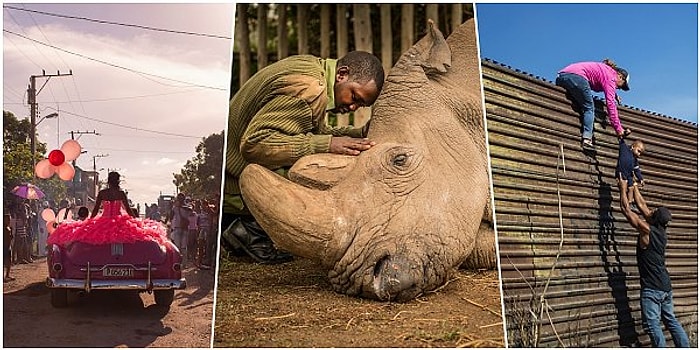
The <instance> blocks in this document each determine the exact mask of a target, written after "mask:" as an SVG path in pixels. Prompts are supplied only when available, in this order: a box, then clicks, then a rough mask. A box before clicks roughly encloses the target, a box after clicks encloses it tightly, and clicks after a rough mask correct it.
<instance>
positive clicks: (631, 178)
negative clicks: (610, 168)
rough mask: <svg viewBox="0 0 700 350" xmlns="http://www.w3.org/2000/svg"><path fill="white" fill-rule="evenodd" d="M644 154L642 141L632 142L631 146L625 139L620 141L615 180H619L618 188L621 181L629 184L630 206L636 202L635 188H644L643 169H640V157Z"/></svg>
mask: <svg viewBox="0 0 700 350" xmlns="http://www.w3.org/2000/svg"><path fill="white" fill-rule="evenodd" d="M643 153H644V143H643V142H642V141H641V140H636V141H634V142H632V145H631V146H628V145H627V144H626V143H625V140H624V139H620V150H619V154H618V157H617V168H616V169H615V178H617V180H618V186H619V183H620V181H626V182H627V189H628V196H627V198H628V199H629V201H630V204H631V203H632V201H634V192H633V191H634V186H637V185H639V187H644V178H643V177H642V169H641V168H640V167H639V157H641V156H642V154H643ZM635 179H636V181H635ZM620 190H622V187H620Z"/></svg>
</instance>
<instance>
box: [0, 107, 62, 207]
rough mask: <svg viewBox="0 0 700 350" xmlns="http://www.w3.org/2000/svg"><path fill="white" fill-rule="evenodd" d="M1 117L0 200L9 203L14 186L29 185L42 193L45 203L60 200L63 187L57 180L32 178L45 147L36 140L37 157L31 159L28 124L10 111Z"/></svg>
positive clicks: (35, 155)
mask: <svg viewBox="0 0 700 350" xmlns="http://www.w3.org/2000/svg"><path fill="white" fill-rule="evenodd" d="M2 116H3V120H2V126H3V129H2V140H3V144H2V145H3V149H2V154H3V182H2V189H3V197H4V198H5V199H12V198H13V197H14V196H12V195H11V194H10V191H11V190H12V189H13V188H14V187H15V186H17V185H20V184H22V183H26V182H30V183H34V184H35V185H37V186H39V188H41V189H42V190H43V191H44V193H45V194H46V196H47V198H46V199H47V200H55V199H57V198H63V197H64V196H65V194H66V185H65V184H64V183H63V181H61V180H60V179H59V178H57V177H55V176H54V177H51V178H49V179H46V180H45V179H39V178H34V164H35V163H36V162H38V161H40V160H42V159H43V158H44V155H45V154H46V144H45V143H43V142H40V141H38V140H37V143H36V154H34V156H33V157H32V152H31V146H30V145H31V130H32V124H31V122H30V121H29V120H28V119H26V118H25V119H18V118H17V117H16V116H15V115H14V114H13V113H12V112H9V111H3V112H2Z"/></svg>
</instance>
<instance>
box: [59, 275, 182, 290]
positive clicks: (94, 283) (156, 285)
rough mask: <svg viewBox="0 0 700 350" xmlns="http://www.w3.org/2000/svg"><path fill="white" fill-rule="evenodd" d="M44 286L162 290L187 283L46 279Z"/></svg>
mask: <svg viewBox="0 0 700 350" xmlns="http://www.w3.org/2000/svg"><path fill="white" fill-rule="evenodd" d="M46 286H47V287H49V288H66V289H82V290H85V291H88V292H89V291H90V290H92V289H112V290H164V289H185V288H187V281H185V279H184V278H181V279H153V280H151V281H150V283H149V282H148V281H147V280H94V279H93V280H83V279H60V278H51V277H47V278H46Z"/></svg>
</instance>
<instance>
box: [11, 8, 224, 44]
mask: <svg viewBox="0 0 700 350" xmlns="http://www.w3.org/2000/svg"><path fill="white" fill-rule="evenodd" d="M3 8H6V9H11V10H17V11H27V12H34V13H38V14H41V15H45V16H52V17H61V18H69V19H78V20H83V21H88V22H95V23H100V24H110V25H117V26H124V27H133V28H139V29H145V30H152V31H157V32H165V33H174V34H186V35H194V36H202V37H207V38H215V39H231V37H228V36H223V35H216V34H206V33H197V32H187V31H180V30H172V29H163V28H156V27H149V26H143V25H138V24H128V23H119V22H111V21H105V20H100V19H92V18H87V17H77V16H69V15H62V14H58V13H51V12H43V11H37V10H29V9H23V8H19V7H14V6H8V5H3Z"/></svg>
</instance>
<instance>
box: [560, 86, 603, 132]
mask: <svg viewBox="0 0 700 350" xmlns="http://www.w3.org/2000/svg"><path fill="white" fill-rule="evenodd" d="M556 84H557V86H561V87H563V88H564V89H566V91H567V92H568V93H569V95H570V96H571V98H573V99H574V102H575V103H576V104H578V106H579V107H580V108H581V110H582V113H583V115H582V116H581V118H582V119H583V135H582V136H583V138H584V139H589V140H590V139H591V138H593V121H594V119H595V112H594V109H595V105H594V104H593V92H592V91H591V84H590V83H588V80H586V78H584V77H582V76H580V75H578V74H573V73H561V74H559V76H558V77H557V80H556Z"/></svg>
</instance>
